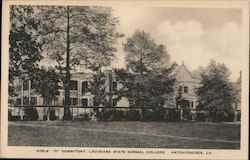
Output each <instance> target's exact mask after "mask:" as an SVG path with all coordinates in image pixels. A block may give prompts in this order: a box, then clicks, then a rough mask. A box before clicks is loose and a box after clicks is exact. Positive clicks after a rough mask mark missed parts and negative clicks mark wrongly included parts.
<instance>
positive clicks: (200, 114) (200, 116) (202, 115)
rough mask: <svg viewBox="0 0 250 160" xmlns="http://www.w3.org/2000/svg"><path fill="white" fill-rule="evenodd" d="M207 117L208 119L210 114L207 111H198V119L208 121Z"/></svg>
mask: <svg viewBox="0 0 250 160" xmlns="http://www.w3.org/2000/svg"><path fill="white" fill-rule="evenodd" d="M207 119H208V114H207V113H206V112H205V111H203V112H197V113H196V120H197V121H206V120H207Z"/></svg>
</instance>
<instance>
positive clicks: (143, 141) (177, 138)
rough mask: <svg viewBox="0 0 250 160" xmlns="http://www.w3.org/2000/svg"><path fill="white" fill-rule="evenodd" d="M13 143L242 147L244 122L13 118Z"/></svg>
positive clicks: (87, 145) (91, 145) (31, 144)
mask: <svg viewBox="0 0 250 160" xmlns="http://www.w3.org/2000/svg"><path fill="white" fill-rule="evenodd" d="M8 132H9V134H8V145H10V146H55V147H60V146H65V147H129V148H131V147H135V148H188V149H239V148H240V143H239V141H240V124H225V123H209V124H208V123H204V122H77V121H74V122H63V121H51V122H46V121H37V122H9V130H8Z"/></svg>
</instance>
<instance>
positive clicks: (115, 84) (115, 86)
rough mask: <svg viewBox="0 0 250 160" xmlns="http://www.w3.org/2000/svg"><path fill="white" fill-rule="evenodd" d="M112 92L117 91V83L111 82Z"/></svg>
mask: <svg viewBox="0 0 250 160" xmlns="http://www.w3.org/2000/svg"><path fill="white" fill-rule="evenodd" d="M112 91H117V82H113V85H112Z"/></svg>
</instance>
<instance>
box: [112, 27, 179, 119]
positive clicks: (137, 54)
mask: <svg viewBox="0 0 250 160" xmlns="http://www.w3.org/2000/svg"><path fill="white" fill-rule="evenodd" d="M124 50H125V52H126V53H127V55H126V63H127V69H126V70H125V69H121V70H116V75H117V78H118V81H119V82H120V83H122V85H123V87H122V89H121V90H120V91H119V94H121V95H123V96H126V97H128V99H129V101H130V105H131V106H132V107H133V106H134V107H139V108H142V114H141V116H142V117H141V118H142V119H143V115H144V111H145V108H159V107H162V106H163V104H164V101H165V100H166V97H167V95H168V94H170V93H171V92H172V91H173V83H174V79H173V78H171V77H170V76H169V75H170V73H171V71H172V69H173V67H174V66H170V67H169V55H168V54H167V51H166V50H165V47H164V46H163V45H157V44H156V43H155V42H154V40H152V39H151V38H150V35H149V34H148V33H145V32H144V31H139V30H137V31H136V32H135V33H134V35H133V36H132V38H128V39H127V43H126V44H124ZM166 66H168V67H166Z"/></svg>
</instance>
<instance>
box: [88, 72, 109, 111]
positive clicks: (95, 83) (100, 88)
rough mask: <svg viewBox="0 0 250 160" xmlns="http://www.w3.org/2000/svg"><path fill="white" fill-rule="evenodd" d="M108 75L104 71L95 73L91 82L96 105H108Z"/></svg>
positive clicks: (90, 87)
mask: <svg viewBox="0 0 250 160" xmlns="http://www.w3.org/2000/svg"><path fill="white" fill-rule="evenodd" d="M107 86H108V85H107V77H106V76H105V74H104V73H103V72H102V71H98V72H97V74H94V76H93V80H92V81H91V82H90V86H89V90H90V92H91V94H93V95H94V98H93V103H94V107H100V106H101V105H102V106H107V104H108V101H107V96H108V94H107Z"/></svg>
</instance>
